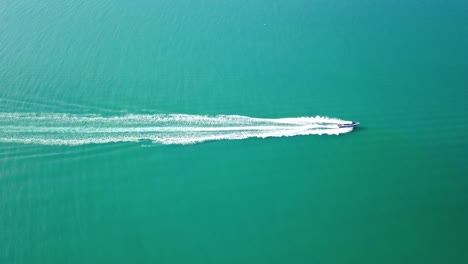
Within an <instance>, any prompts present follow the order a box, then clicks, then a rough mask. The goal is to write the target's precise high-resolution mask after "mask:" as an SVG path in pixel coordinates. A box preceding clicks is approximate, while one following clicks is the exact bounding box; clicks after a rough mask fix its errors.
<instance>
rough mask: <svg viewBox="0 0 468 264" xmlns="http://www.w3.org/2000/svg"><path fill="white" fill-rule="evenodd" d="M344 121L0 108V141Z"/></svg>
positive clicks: (190, 140) (139, 136) (225, 135)
mask: <svg viewBox="0 0 468 264" xmlns="http://www.w3.org/2000/svg"><path fill="white" fill-rule="evenodd" d="M348 123H351V122H350V121H344V120H340V119H334V118H327V117H320V116H316V117H294V118H277V119H268V118H253V117H247V116H239V115H218V116H204V115H185V114H153V115H147V114H144V115H143V114H142V115H140V114H128V115H121V116H109V117H107V116H100V115H76V114H63V113H0V142H4V143H23V144H40V145H84V144H103V143H111V142H138V141H141V140H150V141H152V142H153V143H159V144H194V143H200V142H205V141H213V140H234V139H245V138H267V137H290V136H299V135H324V134H325V135H339V134H343V133H348V132H351V131H352V130H353V129H352V128H339V127H338V124H348Z"/></svg>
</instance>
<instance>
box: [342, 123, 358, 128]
mask: <svg viewBox="0 0 468 264" xmlns="http://www.w3.org/2000/svg"><path fill="white" fill-rule="evenodd" d="M357 125H359V122H351V124H338V127H339V128H343V127H355V126H357Z"/></svg>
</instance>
